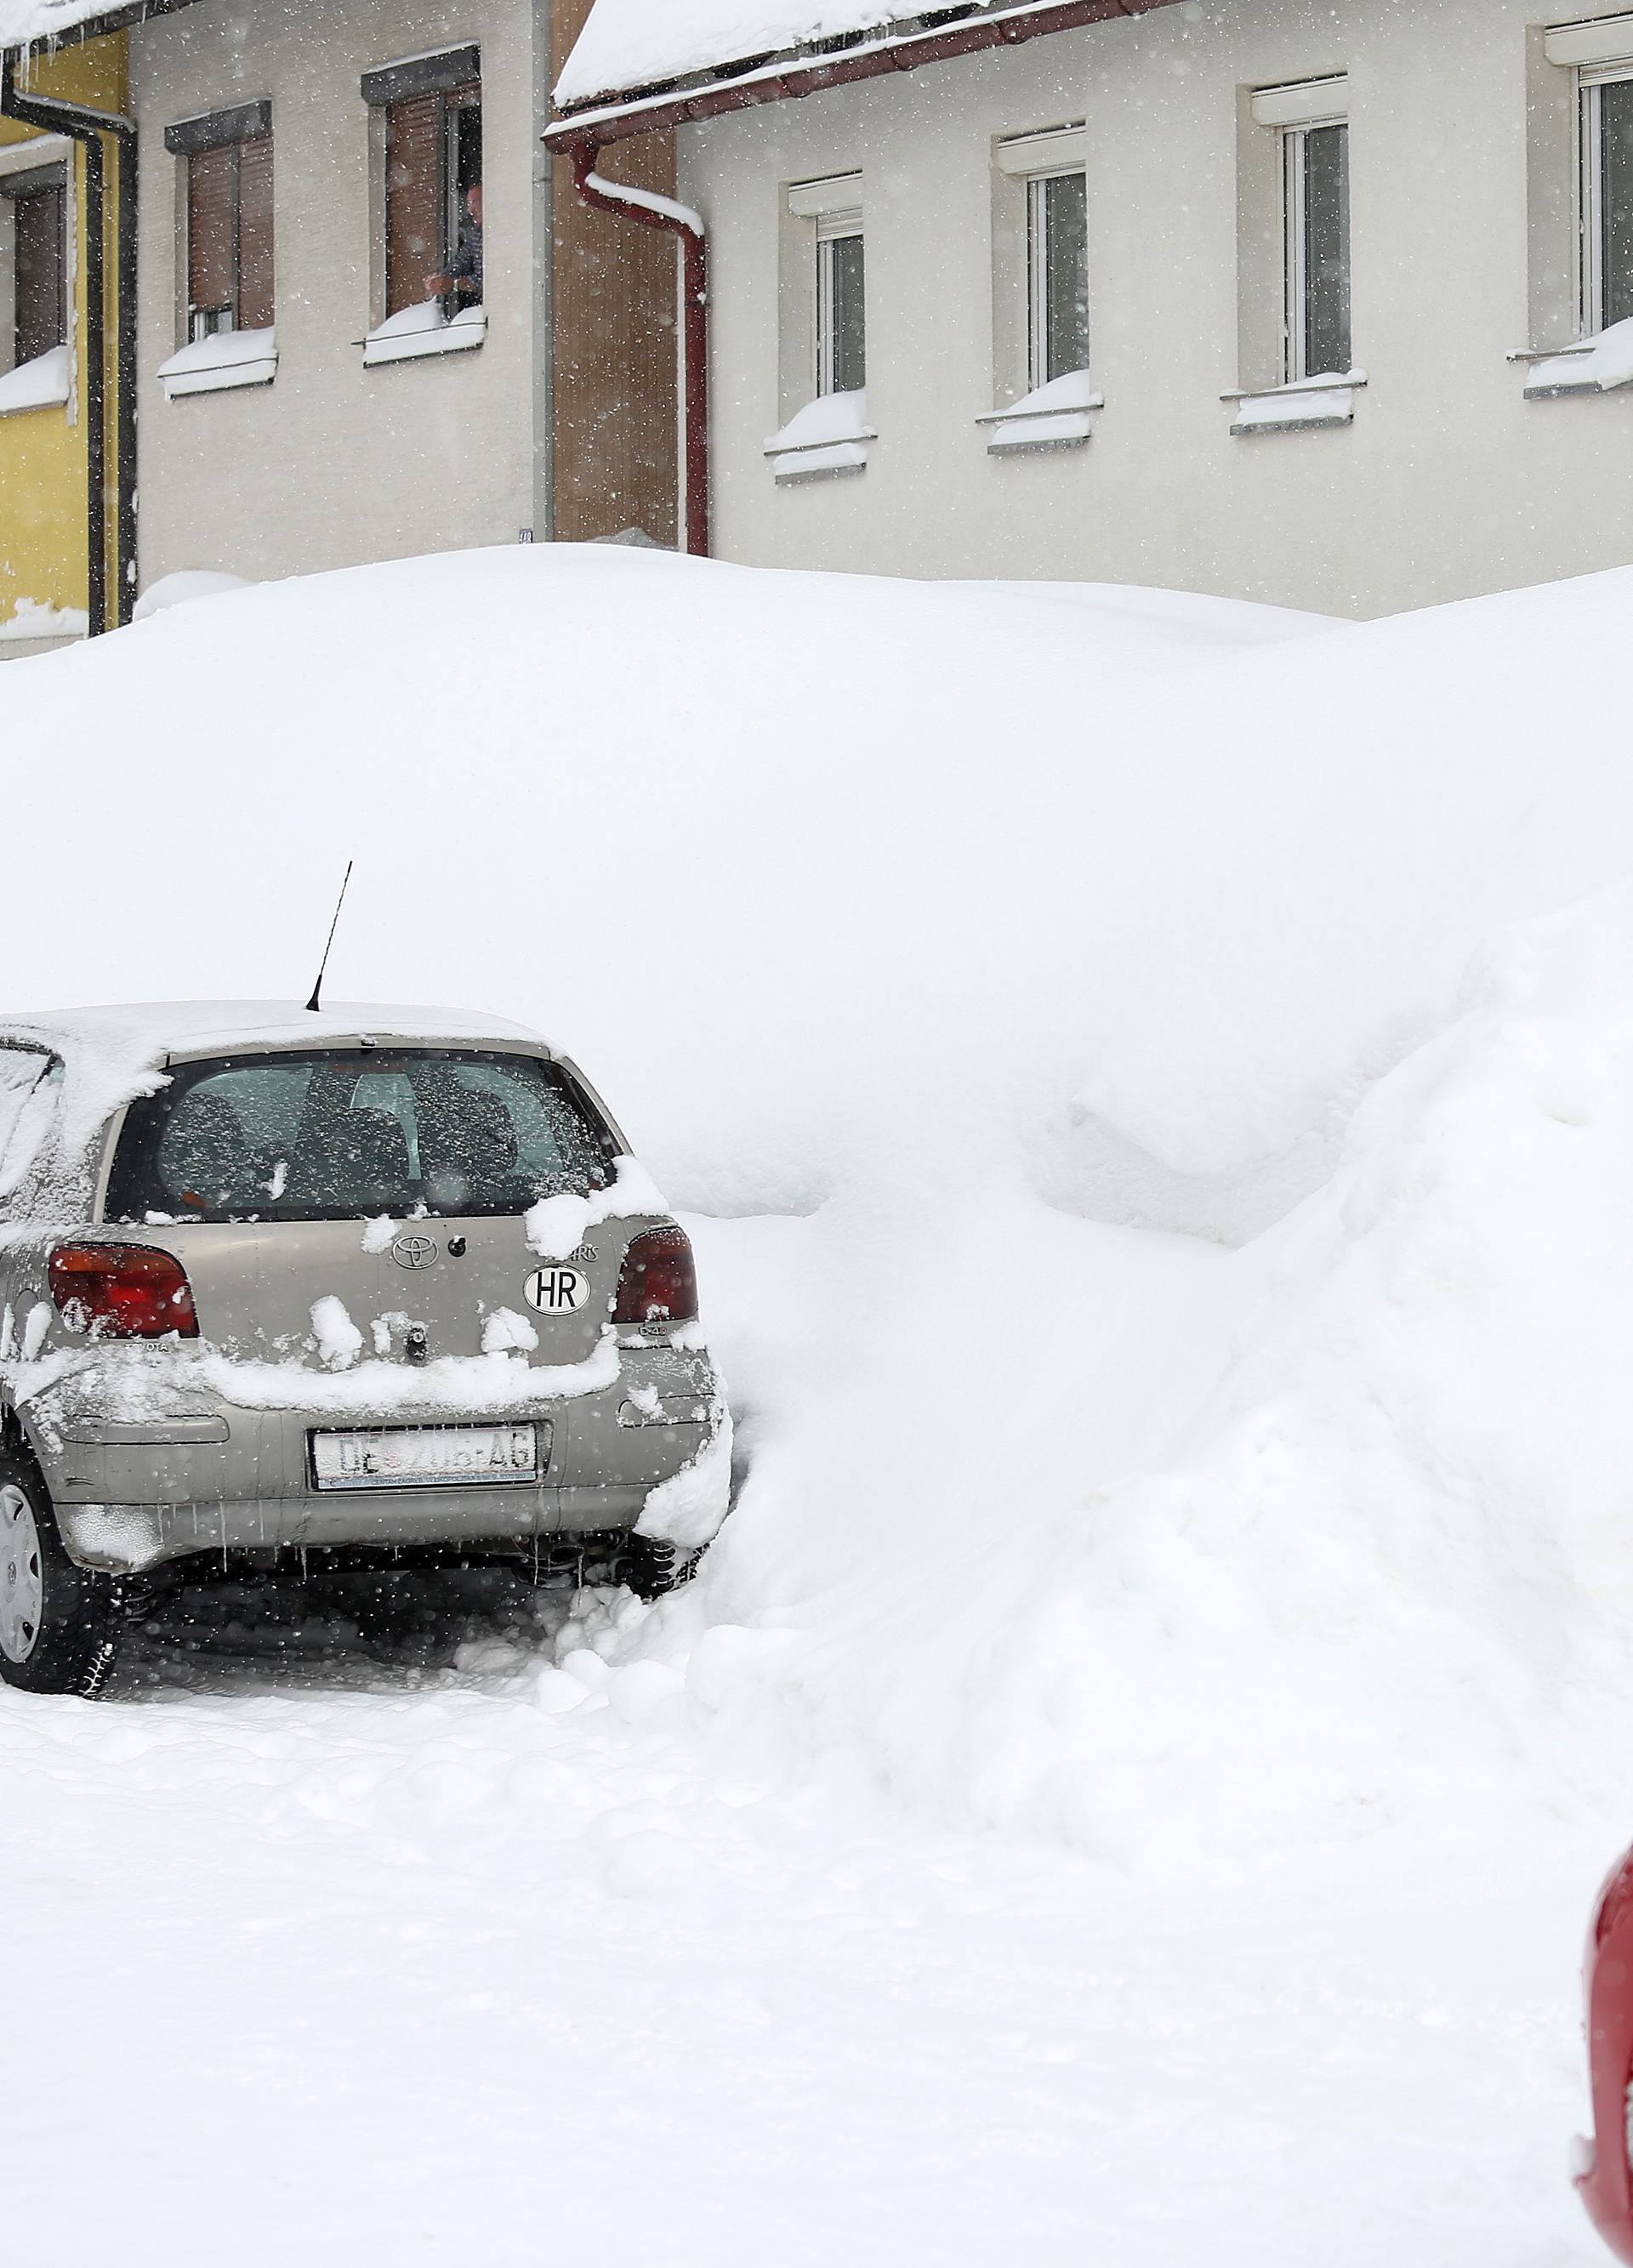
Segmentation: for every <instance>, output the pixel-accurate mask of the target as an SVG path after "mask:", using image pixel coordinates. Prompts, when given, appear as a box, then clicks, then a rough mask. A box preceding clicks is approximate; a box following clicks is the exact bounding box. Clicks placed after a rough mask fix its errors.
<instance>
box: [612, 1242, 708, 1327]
mask: <svg viewBox="0 0 1633 2268" xmlns="http://www.w3.org/2000/svg"><path fill="white" fill-rule="evenodd" d="M697 1312H698V1271H697V1270H696V1269H695V1268H694V1267H693V1265H692V1260H691V1244H690V1242H689V1241H687V1236H686V1232H685V1230H684V1229H683V1228H647V1229H643V1230H642V1231H641V1233H640V1234H639V1236H637V1237H633V1238H632V1239H631V1241H630V1248H629V1250H628V1251H627V1252H626V1253H625V1254H624V1270H623V1273H622V1274H621V1275H620V1276H619V1278H618V1300H617V1306H616V1307H614V1308H613V1311H612V1320H613V1322H615V1323H682V1322H690V1321H691V1317H692V1316H693V1315H695V1314H697Z"/></svg>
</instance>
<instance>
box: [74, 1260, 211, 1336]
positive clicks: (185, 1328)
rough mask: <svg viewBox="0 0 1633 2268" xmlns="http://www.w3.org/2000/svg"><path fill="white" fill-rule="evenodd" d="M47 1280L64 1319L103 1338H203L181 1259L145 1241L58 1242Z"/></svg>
mask: <svg viewBox="0 0 1633 2268" xmlns="http://www.w3.org/2000/svg"><path fill="white" fill-rule="evenodd" d="M46 1280H47V1282H48V1284H49V1285H50V1286H51V1297H52V1299H53V1300H55V1302H56V1305H57V1307H58V1309H59V1311H60V1313H61V1314H62V1315H63V1320H64V1322H68V1323H69V1324H70V1325H71V1326H72V1328H73V1329H75V1330H77V1331H89V1332H90V1333H91V1335H92V1337H93V1338H100V1339H162V1338H167V1337H169V1336H170V1335H171V1333H172V1332H174V1334H175V1336H176V1337H178V1338H183V1339H196V1337H198V1316H197V1314H196V1311H195V1309H194V1307H193V1291H192V1286H191V1285H189V1284H188V1280H187V1272H186V1270H184V1269H183V1267H182V1265H181V1262H180V1261H179V1260H177V1259H174V1257H173V1256H171V1255H170V1254H169V1253H168V1252H156V1251H154V1250H153V1248H152V1247H151V1245H146V1244H59V1245H58V1246H57V1248H56V1250H55V1252H54V1253H53V1254H52V1255H51V1256H50V1258H49V1259H48V1261H47V1263H46Z"/></svg>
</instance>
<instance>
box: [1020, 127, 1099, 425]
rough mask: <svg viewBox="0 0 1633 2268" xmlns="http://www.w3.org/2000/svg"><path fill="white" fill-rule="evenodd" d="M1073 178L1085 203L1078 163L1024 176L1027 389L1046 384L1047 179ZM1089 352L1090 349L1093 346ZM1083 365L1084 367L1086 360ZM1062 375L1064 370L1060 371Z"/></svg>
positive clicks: (1047, 324) (1084, 180) (1047, 289)
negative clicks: (1080, 189) (1080, 190)
mask: <svg viewBox="0 0 1633 2268" xmlns="http://www.w3.org/2000/svg"><path fill="white" fill-rule="evenodd" d="M1074 177H1075V178H1076V179H1077V180H1083V184H1084V203H1085V204H1086V203H1087V202H1088V183H1087V180H1086V178H1085V173H1084V168H1083V166H1081V165H1077V166H1051V168H1050V169H1049V171H1048V172H1047V173H1029V174H1028V175H1027V177H1026V382H1027V386H1028V387H1029V389H1030V390H1031V391H1034V392H1035V391H1036V389H1037V388H1038V387H1040V386H1043V385H1045V384H1046V382H1047V380H1048V376H1049V373H1048V370H1047V368H1046V362H1047V357H1048V347H1049V199H1048V196H1047V195H1046V184H1047V183H1049V182H1050V181H1065V180H1072V179H1073V178H1074ZM1088 351H1090V352H1092V348H1090V349H1089V350H1088ZM1088 367H1089V363H1088V361H1087V359H1085V361H1084V363H1083V368H1084V369H1085V370H1087V369H1088ZM1059 375H1060V376H1064V375H1065V373H1064V372H1060V373H1059Z"/></svg>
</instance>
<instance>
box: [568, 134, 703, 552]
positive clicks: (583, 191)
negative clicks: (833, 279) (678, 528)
mask: <svg viewBox="0 0 1633 2268" xmlns="http://www.w3.org/2000/svg"><path fill="white" fill-rule="evenodd" d="M572 154H573V187H574V188H576V189H577V190H578V193H579V195H580V196H581V197H582V198H583V200H584V202H585V203H586V204H590V205H599V206H600V207H601V209H602V211H603V212H610V213H622V214H623V215H624V217H625V218H626V219H629V220H639V221H642V222H644V223H645V224H646V225H647V226H648V227H649V228H661V229H664V230H666V231H667V232H669V234H670V235H671V236H674V237H677V238H678V239H679V240H680V247H681V310H682V314H681V420H682V431H683V435H684V449H683V454H684V458H685V465H684V487H683V495H684V498H685V512H684V518H685V539H686V541H685V548H686V549H687V550H688V551H689V552H690V553H691V555H692V556H693V557H694V558H698V559H706V558H707V557H708V556H709V246H708V239H707V237H706V234H705V232H704V226H703V218H702V216H701V214H698V213H695V212H693V211H692V210H691V208H690V206H687V205H680V204H676V203H675V201H674V199H673V198H672V197H661V196H657V195H654V193H653V192H652V190H650V189H636V188H631V187H630V186H629V185H628V183H627V182H624V181H610V180H606V179H605V178H604V176H602V174H600V173H597V172H596V171H595V160H596V158H598V157H599V156H600V155H601V151H600V149H599V147H598V146H597V145H596V144H594V143H591V144H588V145H587V146H585V147H580V148H578V149H575V150H574V151H573V153H572Z"/></svg>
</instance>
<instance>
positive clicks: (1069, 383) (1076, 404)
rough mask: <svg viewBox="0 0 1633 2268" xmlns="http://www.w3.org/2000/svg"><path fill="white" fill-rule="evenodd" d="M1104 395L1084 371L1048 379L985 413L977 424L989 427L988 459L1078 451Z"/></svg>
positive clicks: (1091, 429)
mask: <svg viewBox="0 0 1633 2268" xmlns="http://www.w3.org/2000/svg"><path fill="white" fill-rule="evenodd" d="M1097 409H1105V394H1096V393H1095V392H1093V391H1092V389H1091V388H1090V384H1089V373H1088V372H1087V371H1086V370H1075V371H1070V372H1068V373H1067V375H1066V376H1065V377H1064V378H1055V379H1050V381H1049V383H1048V384H1047V385H1046V386H1040V387H1036V388H1035V389H1034V391H1033V392H1032V393H1031V394H1024V395H1023V397H1022V398H1021V400H1020V401H1012V402H1011V403H1010V405H1009V408H1008V409H992V410H988V411H987V413H986V416H982V417H978V418H977V419H976V421H975V422H976V423H977V424H978V425H986V426H990V427H991V429H992V438H991V439H990V440H989V441H988V442H987V444H986V453H987V455H988V456H989V457H1022V456H1034V455H1041V454H1042V453H1045V452H1046V451H1053V450H1056V449H1081V448H1082V447H1083V444H1084V442H1085V441H1087V440H1088V438H1089V436H1090V433H1091V432H1092V431H1093V430H1094V429H1093V416H1092V413H1093V412H1094V411H1095V410H1097Z"/></svg>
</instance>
